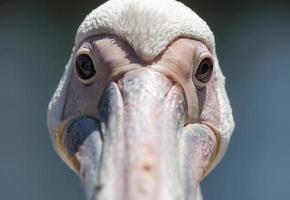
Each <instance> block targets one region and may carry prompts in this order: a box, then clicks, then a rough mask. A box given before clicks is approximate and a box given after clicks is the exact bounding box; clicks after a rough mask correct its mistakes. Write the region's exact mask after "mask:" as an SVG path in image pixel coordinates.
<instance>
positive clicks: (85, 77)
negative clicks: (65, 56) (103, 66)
mask: <svg viewBox="0 0 290 200" xmlns="http://www.w3.org/2000/svg"><path fill="white" fill-rule="evenodd" d="M75 70H76V75H77V77H78V78H79V79H80V81H82V82H83V83H85V84H89V83H90V82H91V81H92V79H93V77H95V75H96V69H95V65H94V62H93V60H92V58H91V56H89V55H88V54H79V55H78V56H77V57H76V59H75Z"/></svg>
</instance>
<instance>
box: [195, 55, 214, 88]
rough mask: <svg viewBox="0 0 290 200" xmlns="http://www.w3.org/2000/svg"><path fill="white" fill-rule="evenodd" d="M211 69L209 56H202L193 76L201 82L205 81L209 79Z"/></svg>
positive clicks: (211, 64)
mask: <svg viewBox="0 0 290 200" xmlns="http://www.w3.org/2000/svg"><path fill="white" fill-rule="evenodd" d="M212 71H213V63H212V60H211V59H210V58H204V59H203V60H202V61H201V62H200V63H199V65H198V68H197V70H196V73H195V78H196V79H197V80H198V81H200V82H202V83H206V82H208V81H209V80H210V77H211V75H212Z"/></svg>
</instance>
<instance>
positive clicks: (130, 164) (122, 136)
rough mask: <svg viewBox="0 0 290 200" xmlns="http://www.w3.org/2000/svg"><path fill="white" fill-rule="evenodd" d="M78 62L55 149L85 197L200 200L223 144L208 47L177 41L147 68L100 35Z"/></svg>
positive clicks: (79, 52) (118, 42)
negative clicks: (77, 177) (58, 147)
mask: <svg viewBox="0 0 290 200" xmlns="http://www.w3.org/2000/svg"><path fill="white" fill-rule="evenodd" d="M84 55H85V56H84ZM74 59H75V63H77V64H76V66H75V68H74V71H73V73H72V74H71V77H70V80H71V81H70V84H69V88H68V93H67V98H66V104H65V107H64V111H63V123H62V125H61V127H60V128H59V130H60V132H59V138H58V139H59V142H58V144H60V145H61V149H62V151H63V153H64V155H66V157H67V158H68V160H69V161H70V162H71V163H70V164H71V165H72V167H73V168H75V169H76V171H78V172H79V175H80V176H81V178H82V181H83V184H84V187H85V189H86V193H87V197H88V199H90V200H93V199H94V200H95V199H99V200H103V199H112V200H117V199H118V200H119V199H121V200H135V199H138V200H142V199H144V200H154V199H162V200H176V199H195V198H196V197H197V192H198V187H199V182H200V181H201V179H202V176H203V175H204V174H205V173H206V170H207V169H208V167H209V166H210V164H211V162H212V160H213V159H214V158H215V155H216V153H217V151H218V141H219V133H218V132H217V128H216V127H217V125H218V124H219V110H218V101H217V94H216V90H215V87H216V86H215V84H216V80H215V78H214V73H215V69H214V68H213V67H212V66H213V62H214V61H213V58H212V55H211V52H209V50H208V48H207V47H206V46H205V45H204V44H203V43H201V42H199V41H196V40H193V39H188V38H178V39H176V40H175V41H173V42H172V43H171V44H170V45H169V46H168V47H167V48H166V49H165V50H164V51H163V52H162V53H161V54H160V55H158V56H157V57H156V58H154V60H152V61H150V62H145V61H143V60H142V59H141V58H139V57H137V56H136V54H135V52H134V51H133V49H132V48H131V47H130V46H129V45H128V44H127V43H125V42H124V41H122V40H121V39H119V38H117V37H114V36H110V35H102V36H95V37H91V38H88V39H86V40H85V41H83V42H82V43H81V45H80V46H79V47H78V48H77V51H76V53H75V56H74ZM80 59H81V60H80ZM90 59H91V60H90ZM90 61H91V62H90ZM84 63H85V64H84ZM92 63H93V64H92ZM79 66H81V67H83V68H81V69H85V70H84V72H83V74H82V71H81V72H80V71H79V70H80V68H79ZM91 66H93V68H94V70H95V73H91V71H90V70H91V68H90V67H91ZM91 74H92V76H90V75H91ZM84 77H86V78H84Z"/></svg>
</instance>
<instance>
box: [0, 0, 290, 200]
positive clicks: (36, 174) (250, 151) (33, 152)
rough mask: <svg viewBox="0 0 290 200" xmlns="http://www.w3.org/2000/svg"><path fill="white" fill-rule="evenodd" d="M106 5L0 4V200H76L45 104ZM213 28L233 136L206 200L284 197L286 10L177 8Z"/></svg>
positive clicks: (250, 4) (265, 4)
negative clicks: (90, 17) (78, 41)
mask: <svg viewBox="0 0 290 200" xmlns="http://www.w3.org/2000/svg"><path fill="white" fill-rule="evenodd" d="M102 2H103V1H97V0H95V1H92V0H83V1H80V0H79V1H75V0H72V1H20V0H19V1H16V0H12V1H5V0H4V1H3V0H0V69H1V72H0V91H1V92H0V111H1V113H0V125H1V126H0V127H1V129H0V130H1V134H0V199H1V200H2V199H3V200H4V199H5V200H10V199H11V200H16V199H21V200H51V199H54V200H64V199H70V200H81V199H84V193H83V191H82V188H81V184H80V182H79V179H78V177H77V176H76V175H75V174H74V173H73V172H72V171H71V170H69V169H68V168H67V167H66V165H65V164H64V163H63V162H62V161H61V160H60V158H58V157H57V156H56V154H55V152H54V150H53V149H52V147H51V143H50V139H49V136H48V132H47V128H46V109H47V104H48V102H49V100H50V98H51V96H52V94H53V92H54V90H55V88H56V86H57V83H58V81H59V79H60V77H61V75H62V72H63V70H64V66H65V64H66V62H67V60H68V58H69V55H70V52H71V48H72V45H73V41H74V36H75V32H76V30H77V28H78V25H79V24H80V23H81V21H82V20H83V18H84V17H85V15H86V14H87V13H88V12H90V11H91V10H92V9H93V8H95V7H96V6H98V5H100V4H101V3H102ZM183 2H184V3H186V4H187V5H188V6H190V7H191V8H192V9H193V10H195V11H196V12H197V13H198V14H199V15H200V16H202V17H203V18H204V19H205V20H206V21H207V22H208V24H209V25H210V27H211V28H212V30H213V31H214V33H215V36H216V43H217V52H218V55H219V60H220V63H221V66H222V68H223V72H224V74H225V75H226V77H227V90H228V94H229V97H230V99H231V103H232V107H233V111H234V116H235V120H236V129H235V132H234V135H233V137H232V141H231V144H230V147H229V149H228V152H227V154H226V156H225V157H224V159H223V161H222V162H221V163H220V164H219V165H218V167H217V168H216V169H215V170H214V171H213V172H212V173H211V174H210V175H209V176H208V177H206V179H205V180H204V181H203V183H202V190H203V193H204V197H205V200H233V199H235V200H251V199H255V200H256V199H262V200H273V199H289V198H290V197H289V196H290V157H289V153H290V131H289V130H290V117H289V116H290V105H289V104H290V2H289V3H287V2H286V1H285V2H283V1H274V0H273V1H256V0H251V1H247V0H243V1H222V0H221V1H215V2H212V1H209V0H200V1H198V0H194V1H183Z"/></svg>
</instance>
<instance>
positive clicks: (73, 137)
mask: <svg viewBox="0 0 290 200" xmlns="http://www.w3.org/2000/svg"><path fill="white" fill-rule="evenodd" d="M97 129H99V123H98V122H97V120H95V119H93V118H90V117H77V118H75V119H73V120H72V121H71V123H70V125H69V126H68V128H67V131H66V137H65V140H64V143H65V147H66V149H67V151H68V153H69V155H71V156H73V155H74V154H75V153H76V152H77V151H78V149H79V147H80V146H81V144H82V143H83V142H84V141H85V140H86V138H87V137H88V136H89V135H91V134H92V133H93V132H94V131H96V130H97Z"/></svg>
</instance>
